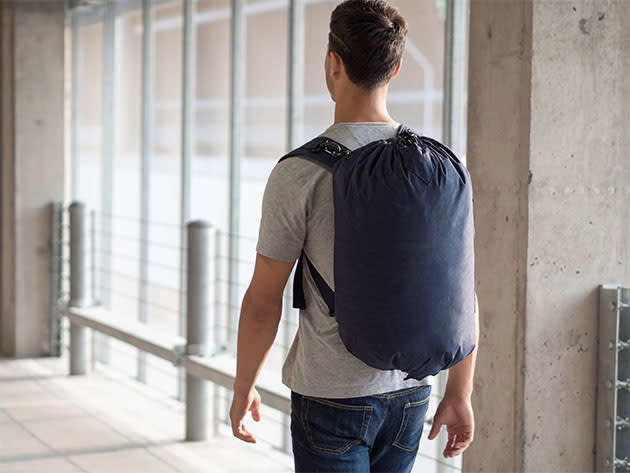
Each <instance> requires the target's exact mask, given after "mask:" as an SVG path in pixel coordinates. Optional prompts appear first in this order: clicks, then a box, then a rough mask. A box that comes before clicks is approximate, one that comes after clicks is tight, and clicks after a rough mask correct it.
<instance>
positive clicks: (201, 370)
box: [51, 202, 461, 471]
mask: <svg viewBox="0 0 630 473" xmlns="http://www.w3.org/2000/svg"><path fill="white" fill-rule="evenodd" d="M95 217H98V218H95ZM99 218H100V219H108V220H110V221H111V220H115V221H119V222H121V223H120V224H118V225H110V226H109V228H110V230H111V235H109V236H107V237H108V238H113V239H114V242H113V245H112V246H111V252H110V253H109V254H107V255H106V256H107V257H111V258H112V263H111V264H110V266H109V271H110V273H111V276H113V278H107V279H102V278H100V273H101V272H102V271H103V268H101V267H100V266H99V264H98V263H99V257H102V247H103V245H102V244H100V242H99V241H98V239H99V237H101V238H102V236H101V235H102V232H101V231H99V230H100V229H99V228H98V221H99ZM51 220H52V224H53V230H54V231H53V241H52V244H53V259H54V260H55V261H53V265H52V269H53V271H60V273H59V274H57V275H55V276H54V277H53V278H52V279H53V285H52V286H53V287H52V291H53V296H54V297H53V301H57V302H58V303H57V304H54V307H53V310H51V314H52V317H51V326H53V327H55V328H56V331H55V332H54V335H52V340H51V344H52V345H51V346H57V347H59V352H58V353H57V354H58V355H61V351H62V348H65V349H66V350H68V351H69V353H70V357H69V358H70V372H71V373H72V374H81V373H87V372H89V371H91V370H92V369H94V368H96V367H97V366H99V367H103V368H105V367H107V366H111V367H112V368H113V369H114V370H115V371H116V372H117V373H125V374H127V375H130V376H132V377H133V378H135V379H136V380H137V381H139V382H142V383H145V384H148V385H149V386H151V387H153V388H155V389H157V390H158V391H160V393H163V394H168V395H170V396H172V397H176V398H177V399H178V400H180V401H183V402H185V403H186V430H185V431H186V439H188V440H201V439H204V438H205V435H206V433H207V432H208V429H207V427H208V424H209V421H210V423H211V424H212V429H211V431H212V432H213V433H214V434H215V435H217V434H220V433H222V432H223V433H227V432H228V431H229V429H228V427H227V426H229V418H228V411H229V406H230V401H231V390H232V385H233V382H234V376H235V374H236V359H235V354H236V353H235V352H236V343H235V342H236V322H237V320H238V311H239V307H238V304H234V303H232V301H231V298H230V292H229V290H228V288H229V287H238V288H239V291H244V290H245V288H246V284H244V283H243V281H241V280H237V281H234V280H231V278H230V277H229V274H228V271H227V267H228V266H229V265H230V264H239V265H245V267H244V271H242V273H243V276H246V274H245V273H247V272H249V271H250V270H251V269H253V264H254V261H253V260H249V259H240V258H239V259H237V260H235V259H234V258H231V257H230V255H229V252H228V251H227V249H228V244H227V243H228V241H227V240H229V239H230V238H237V239H238V240H239V241H240V242H241V244H242V245H244V247H245V248H247V250H246V252H247V253H249V252H250V251H251V249H252V248H253V247H254V245H255V239H253V238H251V237H244V236H236V235H233V234H230V233H227V232H221V231H218V230H217V229H215V228H213V227H212V226H210V225H209V224H207V223H204V222H198V221H197V222H189V223H188V224H187V225H186V226H184V232H183V234H184V236H185V237H186V238H184V239H183V240H182V241H181V244H180V242H179V240H177V241H178V242H177V243H173V241H172V240H170V239H169V238H162V237H164V235H166V233H164V232H156V233H150V235H147V240H146V241H144V242H140V239H141V238H142V236H140V235H135V236H134V235H133V233H136V232H137V231H138V228H139V226H140V220H142V219H139V218H137V217H127V216H120V215H116V216H114V215H106V214H102V213H101V212H96V211H94V210H89V211H88V209H87V208H86V206H85V205H84V204H82V203H78V202H75V203H73V204H72V205H70V208H69V209H65V208H64V207H63V206H62V205H61V204H57V203H54V204H52V212H51ZM142 223H143V224H149V225H152V226H156V227H159V228H162V227H164V226H168V232H169V235H170V234H171V233H172V235H180V234H181V231H180V230H181V227H180V226H179V225H177V224H168V223H164V222H149V221H145V220H142ZM128 224H129V225H130V227H128ZM123 230H125V231H123ZM164 231H166V229H164ZM122 237H124V238H122ZM156 237H160V238H156ZM117 238H118V239H117ZM121 238H122V239H121ZM141 243H143V244H145V245H148V246H150V247H151V248H152V249H159V250H160V251H161V252H154V251H151V252H149V253H147V255H146V256H147V260H146V261H144V264H146V265H148V266H149V267H150V268H151V269H156V270H157V269H159V270H160V273H158V272H155V273H154V272H153V271H144V274H145V276H144V277H146V278H147V279H144V280H140V279H141V278H139V277H138V276H139V274H140V272H139V270H138V268H137V266H138V263H139V262H140V258H141V256H138V254H136V253H137V252H138V251H139V247H141V246H142V245H141ZM128 245H130V246H128ZM120 250H123V251H120ZM181 251H183V252H184V253H185V255H186V258H185V260H184V262H183V264H181V263H179V261H180V260H179V258H178V255H179V253H180V252H181ZM171 257H172V258H171ZM170 259H173V261H175V259H177V261H178V262H177V263H176V262H172V263H171V262H169V260H170ZM180 264H181V266H180ZM127 268H130V271H132V272H131V273H127V272H126V269H127ZM161 271H165V273H164V274H162V276H164V280H160V279H159V278H158V279H156V278H155V276H159V275H160V274H161ZM182 272H185V275H184V277H183V278H180V276H181V273H182ZM180 281H183V282H184V284H183V286H184V287H181V286H180V284H181V283H180ZM189 281H190V283H191V284H188V282H189ZM105 282H109V284H110V285H109V286H106V285H105V284H104V283H105ZM143 284H144V285H146V287H145V289H142V290H141V289H140V286H141V285H143ZM289 286H290V285H289ZM147 288H148V289H147ZM104 291H109V292H110V294H111V297H110V298H109V300H110V302H111V305H109V306H105V305H104V304H102V300H103V298H102V293H103V292H104ZM143 295H144V297H142V296H143ZM156 296H157V297H159V299H157V300H156ZM166 296H168V297H166ZM182 299H183V300H184V302H185V303H184V304H179V301H180V300H182ZM290 299H291V297H290V290H287V291H285V295H284V301H283V302H284V303H283V314H282V319H281V322H280V327H279V331H278V335H277V337H276V341H275V342H274V345H273V348H272V352H271V354H270V356H269V357H268V359H267V362H266V363H265V368H264V369H263V372H262V374H261V376H260V379H259V383H258V385H257V389H258V392H259V393H260V395H261V399H262V402H263V403H264V404H265V405H266V406H268V407H270V408H271V409H269V410H267V411H266V412H265V415H264V420H263V422H262V423H261V424H263V425H257V428H258V429H262V430H263V432H261V433H260V434H259V435H258V438H259V439H260V440H261V441H262V442H264V443H267V444H271V445H272V446H273V447H274V448H276V449H278V450H281V451H283V452H285V453H290V452H291V435H290V391H289V389H288V388H287V387H286V386H284V385H283V384H282V383H281V382H280V376H279V371H280V366H281V363H282V361H283V360H282V359H281V358H283V357H284V356H286V354H287V352H288V350H289V346H290V344H291V342H292V341H293V338H294V335H295V332H296V331H297V320H296V317H297V311H296V310H295V309H292V307H291V300H290ZM142 305H144V306H145V307H146V311H147V314H148V318H145V319H140V318H139V317H138V310H139V307H140V306H142ZM182 311H183V313H182ZM182 316H183V319H184V326H185V327H189V328H190V330H187V331H184V332H183V333H182V332H181V331H179V327H180V326H181V325H180V323H181V320H180V318H182ZM229 321H231V323H228V322H229ZM195 327H196V328H195ZM68 332H69V337H68V338H69V339H70V344H69V345H67V344H64V343H63V341H64V340H66V339H67V338H66V337H67V333H68ZM97 334H98V335H99V340H95V337H94V335H97ZM90 335H92V337H91V339H90ZM90 344H91V349H90ZM104 346H106V347H107V350H108V351H107V353H109V355H108V356H102V355H103V354H102V353H100V352H99V350H101V349H102V348H103V347H104ZM90 357H91V363H90V362H89V359H90ZM97 363H100V364H98V365H97ZM141 363H143V364H144V365H143V366H141ZM140 369H142V370H143V371H144V373H148V374H149V376H148V377H144V378H139V377H138V376H137V373H138V370H140ZM182 379H183V388H184V389H181V388H182V383H181V380H182ZM206 381H210V382H211V383H212V385H211V386H207V385H206V383H205V382H206ZM445 384H446V372H443V373H441V374H440V375H438V377H437V379H436V384H435V386H434V389H433V390H432V393H431V398H432V399H433V403H432V406H431V407H430V409H431V410H434V409H435V407H436V406H437V403H438V402H439V401H440V400H441V397H442V395H443V392H444V388H445ZM165 386H169V387H170V388H171V389H172V388H176V389H175V390H174V391H173V390H169V391H168V392H166V391H165ZM208 388H210V389H208ZM207 389H208V391H209V392H208V391H207ZM175 391H176V393H175ZM187 392H188V393H191V394H190V395H187ZM431 417H432V415H428V416H427V418H426V419H425V422H426V424H427V431H428V429H429V428H430V427H429V426H430V424H431V420H432V419H431ZM439 435H440V439H439V440H438V442H439V443H442V444H443V443H444V442H445V441H446V433H445V432H441V433H440V434H439ZM427 447H428V448H431V449H432V450H434V451H433V452H431V451H429V452H427V451H421V452H419V454H418V455H419V457H420V459H421V460H422V461H421V462H420V463H422V462H424V466H426V465H427V463H426V462H427V461H429V462H433V464H434V466H435V470H434V471H454V470H459V469H461V467H460V466H459V459H458V458H454V459H443V458H440V456H439V448H438V446H437V443H436V444H433V443H431V444H428V445H427ZM418 467H419V468H421V467H422V465H418Z"/></svg>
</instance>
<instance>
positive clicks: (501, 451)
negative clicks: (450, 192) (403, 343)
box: [464, 0, 630, 472]
mask: <svg viewBox="0 0 630 473" xmlns="http://www.w3.org/2000/svg"><path fill="white" fill-rule="evenodd" d="M629 25H630V2H628V1H626V0H610V1H594V0H590V1H559V2H555V1H542V0H533V1H524V0H518V1H512V2H504V1H499V0H497V1H479V0H472V4H471V25H470V84H469V107H470V108H469V125H468V126H469V151H468V167H469V169H470V172H471V175H472V179H473V186H474V195H475V218H476V222H475V223H476V251H477V284H478V286H477V291H478V295H479V301H480V319H481V320H480V327H481V338H480V343H479V356H478V365H477V373H476V380H475V393H474V395H473V402H474V408H475V414H476V422H477V434H476V439H475V441H474V443H473V445H472V447H471V448H470V450H469V451H468V452H467V453H466V454H465V456H464V471H528V472H529V471H532V472H533V471H554V472H560V471H566V472H569V471H570V472H576V471H585V472H586V471H594V463H595V456H594V453H595V451H594V449H595V412H596V367H597V320H598V319H597V317H598V285H599V284H601V283H617V284H621V285H625V286H628V285H630V133H629V131H628V130H629V128H628V126H629V124H630V79H629V78H630V55H629V53H628V51H630V28H629Z"/></svg>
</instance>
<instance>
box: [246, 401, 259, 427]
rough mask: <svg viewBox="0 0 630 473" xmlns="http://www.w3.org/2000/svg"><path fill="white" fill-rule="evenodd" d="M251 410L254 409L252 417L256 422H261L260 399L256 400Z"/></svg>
mask: <svg viewBox="0 0 630 473" xmlns="http://www.w3.org/2000/svg"><path fill="white" fill-rule="evenodd" d="M249 410H250V411H252V419H254V420H255V421H256V422H260V401H259V400H258V399H255V400H254V402H253V403H252V407H250V409H249Z"/></svg>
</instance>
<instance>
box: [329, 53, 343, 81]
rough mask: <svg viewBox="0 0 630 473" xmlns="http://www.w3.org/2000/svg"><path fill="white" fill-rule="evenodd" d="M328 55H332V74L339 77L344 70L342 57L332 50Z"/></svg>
mask: <svg viewBox="0 0 630 473" xmlns="http://www.w3.org/2000/svg"><path fill="white" fill-rule="evenodd" d="M328 54H330V74H331V75H332V76H337V75H338V74H339V73H340V72H341V71H342V70H343V68H344V65H343V61H342V59H341V56H339V54H337V53H336V52H334V51H330V50H329V51H328Z"/></svg>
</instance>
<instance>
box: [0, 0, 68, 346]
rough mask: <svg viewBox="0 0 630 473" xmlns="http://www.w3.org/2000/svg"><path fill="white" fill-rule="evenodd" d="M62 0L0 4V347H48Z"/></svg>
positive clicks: (59, 189) (60, 158) (59, 149)
mask: <svg viewBox="0 0 630 473" xmlns="http://www.w3.org/2000/svg"><path fill="white" fill-rule="evenodd" d="M64 3H65V2H63V1H58V0H52V1H50V2H22V1H16V2H0V18H1V19H2V29H1V32H0V36H1V44H2V46H1V49H0V68H1V71H2V73H1V76H0V77H1V80H2V84H1V86H2V107H1V114H0V122H1V129H2V147H1V148H0V153H1V154H0V166H1V167H0V174H1V183H2V191H1V194H0V195H1V197H2V200H1V207H0V215H1V226H2V232H1V235H2V236H1V249H2V251H1V253H0V255H1V266H0V267H1V271H0V272H1V276H0V284H1V292H0V297H1V307H2V312H1V319H0V351H1V352H2V353H3V354H5V355H9V356H19V357H21V356H41V355H46V354H48V353H49V350H50V347H49V344H50V341H49V331H50V322H49V317H50V305H51V300H50V298H51V290H50V287H51V274H50V273H51V267H50V257H51V246H50V216H49V215H50V214H49V211H50V209H49V207H48V206H49V204H50V201H51V200H58V201H60V200H63V189H64V141H63V135H64V27H65V5H64Z"/></svg>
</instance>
